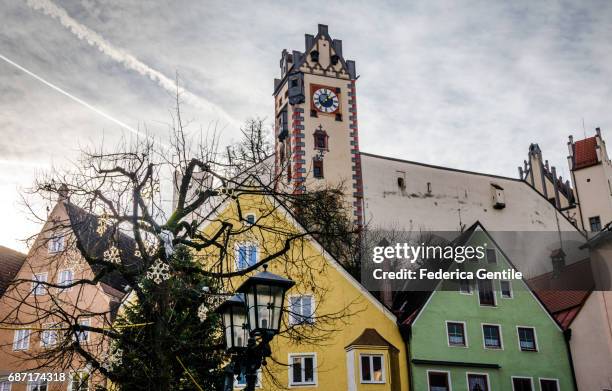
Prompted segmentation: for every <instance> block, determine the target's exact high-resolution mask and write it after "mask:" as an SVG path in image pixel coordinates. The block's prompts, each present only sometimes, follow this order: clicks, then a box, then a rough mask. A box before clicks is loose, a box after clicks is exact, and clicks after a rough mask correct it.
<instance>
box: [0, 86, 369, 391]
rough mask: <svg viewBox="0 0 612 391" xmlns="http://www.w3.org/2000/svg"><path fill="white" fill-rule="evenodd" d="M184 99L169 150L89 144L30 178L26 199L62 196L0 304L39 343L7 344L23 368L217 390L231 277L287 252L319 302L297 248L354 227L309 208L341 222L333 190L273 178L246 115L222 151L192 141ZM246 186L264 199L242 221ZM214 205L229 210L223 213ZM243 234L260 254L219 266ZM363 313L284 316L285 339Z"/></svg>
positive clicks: (316, 337) (294, 273) (208, 141)
mask: <svg viewBox="0 0 612 391" xmlns="http://www.w3.org/2000/svg"><path fill="white" fill-rule="evenodd" d="M179 98H180V97H179V96H178V95H177V105H176V109H175V111H174V114H173V118H172V125H171V132H170V140H169V146H165V145H164V144H162V143H160V142H158V141H154V140H152V139H137V140H134V141H126V140H123V141H122V142H121V143H120V144H119V145H117V146H116V147H115V148H114V149H113V150H112V151H109V150H108V149H106V148H104V147H99V148H94V149H91V150H84V151H83V153H82V156H81V158H80V160H78V161H77V162H75V164H74V166H73V168H72V169H71V170H66V171H57V172H53V173H51V174H49V175H47V176H43V177H41V178H40V179H39V180H38V181H37V182H36V183H35V185H34V186H33V188H32V190H31V192H30V196H37V197H42V198H44V199H46V200H48V201H49V202H51V201H54V200H56V199H59V200H60V202H59V203H58V206H56V208H55V209H54V212H53V213H52V216H53V219H51V220H50V221H47V219H46V217H41V218H40V220H41V221H43V222H45V225H44V228H43V230H42V232H41V233H40V234H38V235H37V236H36V237H35V238H33V242H32V250H31V252H30V254H31V255H30V258H31V257H33V256H39V257H42V258H44V262H38V263H36V264H35V266H31V267H32V270H31V273H29V276H28V277H25V276H24V275H21V276H20V278H18V279H16V280H15V281H14V283H13V284H12V286H11V288H10V289H9V291H7V293H5V296H4V298H3V299H2V300H3V303H2V307H0V308H2V313H0V326H4V327H7V328H24V329H27V330H30V331H31V332H33V333H35V334H39V335H40V339H41V344H42V343H43V342H44V344H45V345H48V346H45V349H31V350H30V351H29V353H26V352H16V353H11V354H14V355H15V357H16V358H19V359H21V360H24V359H27V361H26V362H27V366H28V368H27V369H29V370H34V369H45V370H51V369H55V370H62V371H63V370H70V371H78V370H79V369H82V368H87V376H85V377H81V378H79V377H78V376H77V380H76V381H77V382H78V381H89V380H90V379H109V380H110V381H111V382H112V383H114V385H115V386H117V387H119V388H120V389H130V390H137V389H143V390H144V389H146V390H170V389H176V390H191V389H197V387H198V386H196V384H199V385H200V387H203V388H204V389H213V388H216V387H219V379H220V378H222V376H221V370H222V364H223V362H225V361H226V360H227V357H226V356H225V353H224V351H223V346H222V339H221V334H222V333H221V331H220V327H219V321H218V319H217V317H216V315H215V314H214V313H213V312H212V309H213V308H214V307H215V305H217V304H218V303H219V300H222V299H223V298H224V297H225V296H226V295H228V294H231V292H232V291H233V289H234V288H235V286H234V284H235V280H234V279H235V278H236V277H240V276H244V275H247V274H249V273H251V272H254V271H256V270H258V269H259V268H260V267H261V266H263V265H266V264H268V263H271V262H274V261H277V260H278V261H282V262H278V264H280V265H283V268H284V270H283V272H284V273H286V275H288V276H290V277H292V278H294V279H299V280H300V281H301V282H302V284H304V285H305V286H309V287H311V288H315V289H313V291H315V292H318V293H317V294H318V295H319V296H320V297H319V298H318V300H317V303H319V304H320V303H323V302H324V301H325V291H324V290H323V289H316V287H317V286H318V285H319V281H318V275H319V273H320V272H321V268H324V267H325V265H322V264H321V263H320V262H317V261H316V259H312V257H309V256H308V255H307V254H306V252H305V251H304V248H305V245H306V243H307V241H308V240H309V238H310V237H312V236H313V235H314V236H315V237H316V238H317V239H318V240H320V241H322V242H324V243H326V244H330V243H333V241H334V238H345V237H346V235H347V234H352V233H353V232H354V230H353V228H352V227H350V226H345V225H338V226H334V227H331V228H330V227H329V226H328V225H327V223H326V224H323V223H321V222H317V221H316V219H315V218H314V216H317V215H318V216H321V217H324V218H325V219H328V218H334V219H335V218H339V216H340V214H341V213H342V208H341V206H340V205H339V204H338V202H337V196H338V194H337V191H338V190H337V189H331V190H318V191H317V192H316V193H308V192H307V191H302V192H298V193H294V192H293V191H285V190H283V189H284V188H285V187H284V186H277V182H278V181H280V180H281V179H280V178H279V177H277V176H276V173H275V172H276V171H275V170H274V168H273V167H272V165H270V164H267V163H266V162H267V160H266V159H268V158H269V156H270V155H271V148H270V144H269V142H268V141H266V140H265V135H264V126H263V121H261V120H251V121H248V122H247V124H246V126H245V128H244V129H243V130H242V132H243V140H242V141H241V142H240V143H239V144H237V145H234V146H232V147H231V148H229V149H228V150H227V151H226V153H225V154H220V153H218V151H217V149H218V146H217V141H216V138H215V137H214V135H213V137H211V138H204V139H199V140H194V139H193V137H191V138H190V137H188V136H187V134H188V132H186V129H185V126H186V125H185V123H184V121H183V119H182V117H181V111H180V99H179ZM198 135H199V133H198ZM279 171H281V172H282V171H283V170H279ZM168 183H171V184H172V194H173V196H172V199H173V201H172V202H169V198H170V197H169V192H168V191H166V187H167V186H166V185H167V184H168ZM253 196H265V197H264V198H263V199H264V200H266V203H265V205H261V207H260V209H259V210H260V211H261V213H260V214H259V215H258V216H257V218H256V219H255V220H254V221H249V220H247V216H245V214H244V211H243V205H244V203H245V202H247V200H249V198H250V197H253ZM312 200H318V202H316V203H313V202H309V201H312ZM222 203H226V204H228V205H231V207H232V208H234V209H235V210H236V211H237V215H238V216H237V218H235V219H234V218H232V219H228V218H219V217H218V216H217V214H216V212H217V211H218V209H217V208H219V205H221V204H222ZM313 205H314V207H315V208H316V210H314V211H313V210H312V208H313ZM284 207H288V208H289V209H291V210H293V211H294V212H299V213H298V215H301V216H306V217H307V218H303V219H302V220H301V221H302V223H304V224H303V227H293V228H288V227H287V225H286V224H283V223H282V222H280V221H278V219H279V217H278V216H279V214H278V213H276V211H277V210H278V208H284ZM347 214H348V212H347ZM304 227H305V228H304ZM245 236H247V237H249V238H251V239H252V240H254V241H258V243H260V250H258V251H261V255H260V257H259V258H258V260H257V261H256V262H255V263H249V264H248V265H245V266H244V267H243V268H241V269H240V270H236V269H235V268H232V267H229V266H228V265H230V264H232V259H233V256H234V254H233V246H234V245H235V243H236V242H237V241H239V240H242V239H241V238H244V237H245ZM264 238H265V240H264ZM270 238H274V239H273V240H271V239H270ZM49 248H53V250H54V251H51V252H49V250H48V249H49ZM336 253H340V251H336ZM43 255H44V256H43ZM42 258H41V259H42ZM315 258H316V257H315ZM32 265H34V264H32ZM66 267H70V268H71V270H73V271H74V270H76V272H74V273H73V274H72V275H71V276H70V278H63V277H62V276H60V273H61V270H63V268H66ZM42 269H47V270H50V275H49V276H48V278H46V279H42V278H39V277H37V273H38V272H39V271H40V270H42ZM30 276H34V277H30ZM43 291H44V293H47V294H44V293H43ZM41 293H42V294H41ZM100 303H106V304H104V305H102V304H100ZM359 310H360V309H359V308H358V306H347V307H346V308H343V309H341V310H339V311H337V312H335V313H330V314H324V313H321V314H318V316H317V322H316V325H313V327H310V328H304V327H295V325H293V324H288V323H286V324H284V329H283V332H282V333H281V337H283V338H291V339H292V340H294V341H296V342H297V343H309V344H317V343H324V340H325V339H326V338H327V337H328V336H329V335H331V333H333V332H334V331H335V330H337V329H338V327H340V326H341V324H342V322H345V321H346V319H347V317H348V316H350V315H351V313H354V312H356V311H359ZM5 347H6V346H5ZM8 350H11V349H8ZM79 379H80V380H79ZM96 383H97V384H99V385H102V384H103V382H102V381H97V382H96ZM73 389H74V388H73Z"/></svg>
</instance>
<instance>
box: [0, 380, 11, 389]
mask: <svg viewBox="0 0 612 391" xmlns="http://www.w3.org/2000/svg"><path fill="white" fill-rule="evenodd" d="M0 391H11V382H9V381H8V380H6V379H2V380H0Z"/></svg>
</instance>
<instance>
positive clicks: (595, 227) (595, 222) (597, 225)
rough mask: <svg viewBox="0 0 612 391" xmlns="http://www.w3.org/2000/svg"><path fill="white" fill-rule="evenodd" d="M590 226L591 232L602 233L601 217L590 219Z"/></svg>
mask: <svg viewBox="0 0 612 391" xmlns="http://www.w3.org/2000/svg"><path fill="white" fill-rule="evenodd" d="M589 225H590V226H591V232H597V231H601V219H600V218H599V216H595V217H589Z"/></svg>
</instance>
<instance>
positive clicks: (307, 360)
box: [289, 354, 316, 386]
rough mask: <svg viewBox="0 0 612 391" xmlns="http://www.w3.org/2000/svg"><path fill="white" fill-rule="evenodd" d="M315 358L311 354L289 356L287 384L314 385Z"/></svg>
mask: <svg viewBox="0 0 612 391" xmlns="http://www.w3.org/2000/svg"><path fill="white" fill-rule="evenodd" d="M315 365H316V360H315V356H314V355H313V354H301V355H290V356H289V380H290V381H289V385H291V386H293V385H314V384H316V378H315Z"/></svg>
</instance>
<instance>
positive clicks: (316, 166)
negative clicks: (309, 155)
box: [312, 160, 323, 179]
mask: <svg viewBox="0 0 612 391" xmlns="http://www.w3.org/2000/svg"><path fill="white" fill-rule="evenodd" d="M312 175H313V176H314V177H315V178H319V179H320V178H323V160H313V161H312Z"/></svg>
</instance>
